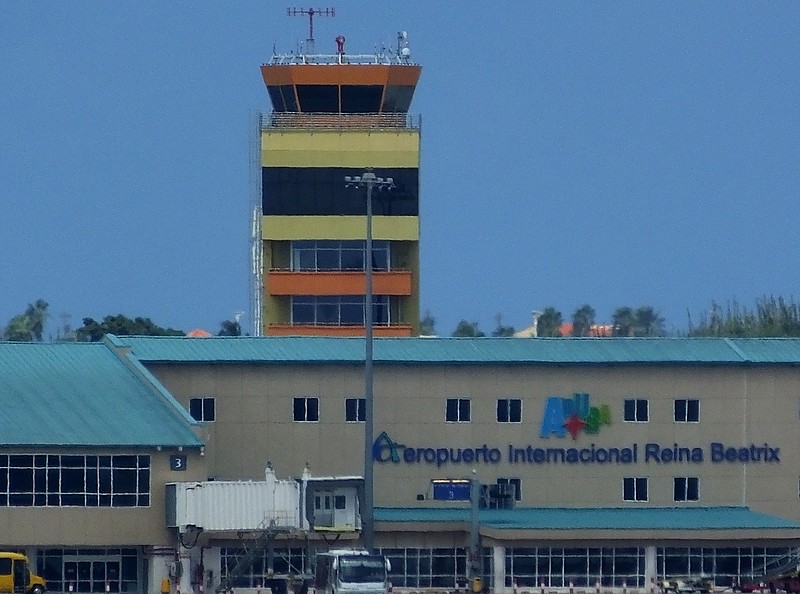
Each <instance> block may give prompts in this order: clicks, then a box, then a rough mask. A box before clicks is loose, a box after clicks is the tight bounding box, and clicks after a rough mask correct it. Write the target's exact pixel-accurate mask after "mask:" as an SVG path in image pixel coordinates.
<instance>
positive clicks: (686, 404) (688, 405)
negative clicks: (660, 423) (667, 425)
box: [672, 398, 700, 423]
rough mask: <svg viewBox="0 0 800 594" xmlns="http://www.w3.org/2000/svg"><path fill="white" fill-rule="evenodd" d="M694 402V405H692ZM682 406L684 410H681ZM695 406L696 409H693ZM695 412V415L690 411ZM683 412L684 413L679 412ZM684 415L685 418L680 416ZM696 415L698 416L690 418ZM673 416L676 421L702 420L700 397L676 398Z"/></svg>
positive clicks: (696, 421)
mask: <svg viewBox="0 0 800 594" xmlns="http://www.w3.org/2000/svg"><path fill="white" fill-rule="evenodd" d="M692 404H694V406H693V407H692ZM680 408H682V409H683V410H680ZM692 408H694V410H692ZM691 412H693V413H694V415H690V414H689V413H691ZM679 413H682V414H679ZM680 416H682V417H683V418H679V417H680ZM690 416H694V417H696V418H689V417H690ZM672 418H673V420H674V422H676V423H699V422H700V399H699V398H676V399H675V400H674V401H673V414H672Z"/></svg>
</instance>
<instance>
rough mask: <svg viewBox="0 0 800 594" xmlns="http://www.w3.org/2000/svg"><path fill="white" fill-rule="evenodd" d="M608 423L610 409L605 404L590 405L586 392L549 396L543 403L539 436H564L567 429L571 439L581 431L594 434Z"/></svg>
mask: <svg viewBox="0 0 800 594" xmlns="http://www.w3.org/2000/svg"><path fill="white" fill-rule="evenodd" d="M610 424H611V409H610V408H608V405H607V404H602V405H600V406H591V405H590V402H589V395H588V394H575V395H574V396H573V397H572V398H563V397H561V396H551V397H549V398H548V399H547V403H546V404H545V408H544V415H543V416H542V429H541V432H540V434H539V436H540V437H542V438H548V437H550V435H555V436H556V437H566V435H567V431H569V434H570V435H571V436H572V439H578V435H579V434H580V432H581V431H583V432H584V433H586V434H587V435H596V434H597V433H599V432H600V427H601V426H603V425H610Z"/></svg>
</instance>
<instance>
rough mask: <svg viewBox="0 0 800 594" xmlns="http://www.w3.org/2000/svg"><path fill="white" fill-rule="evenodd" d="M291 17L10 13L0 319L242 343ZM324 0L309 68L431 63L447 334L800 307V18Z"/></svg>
mask: <svg viewBox="0 0 800 594" xmlns="http://www.w3.org/2000/svg"><path fill="white" fill-rule="evenodd" d="M287 6H292V5H291V4H285V3H282V4H278V3H274V2H263V1H258V2H256V1H252V2H251V1H236V0H234V1H231V2H226V3H196V2H188V1H181V2H163V1H161V0H159V1H151V0H139V1H136V2H134V1H128V0H125V1H122V2H95V1H91V2H82V1H77V0H76V1H72V2H38V1H29V0H24V1H23V0H18V1H14V0H11V1H6V2H2V3H0V208H1V210H0V213H2V216H0V279H2V288H3V290H2V293H0V325H3V324H5V323H6V322H7V321H8V320H9V319H10V318H11V317H12V316H13V315H15V314H17V313H20V312H22V311H23V310H24V308H25V306H26V305H27V304H28V303H30V302H33V301H34V300H36V299H37V298H40V297H41V298H44V299H46V300H47V301H49V302H50V310H51V314H52V320H51V324H50V327H49V331H50V333H51V334H52V333H54V332H55V328H56V326H57V325H59V324H60V323H61V322H62V320H64V319H69V320H70V322H71V323H72V325H73V326H78V325H80V323H81V318H83V317H87V316H88V317H94V318H102V317H103V316H105V315H108V314H117V313H122V314H125V315H128V316H130V317H135V316H144V317H150V318H151V319H152V320H153V321H154V322H156V323H157V324H159V325H162V326H170V327H174V328H179V329H183V330H187V331H188V330H190V329H192V328H196V327H203V328H206V329H209V330H211V331H216V330H218V329H219V324H220V321H222V320H224V319H230V318H232V317H233V315H234V313H235V312H236V311H245V312H247V313H246V314H245V315H244V317H243V318H242V322H243V325H244V327H245V329H248V328H249V327H250V316H249V308H250V306H249V293H248V271H249V261H248V259H249V251H248V242H249V225H248V223H249V200H250V186H249V183H250V178H249V172H248V148H249V142H250V132H251V131H250V116H251V114H252V113H253V112H254V111H257V110H262V111H268V110H269V109H270V104H269V99H268V96H267V93H266V90H265V88H264V85H263V82H262V80H261V77H260V72H259V66H260V65H261V63H262V62H264V61H267V60H268V59H269V57H270V55H271V53H272V48H273V46H274V47H275V48H277V50H278V51H288V50H291V49H294V48H296V47H297V44H298V43H299V42H300V41H303V40H304V39H305V38H306V37H307V28H308V22H307V19H305V18H303V17H289V16H287V15H286V7H287ZM298 6H301V5H298ZM332 6H335V9H336V16H335V17H332V18H326V17H319V18H317V19H316V20H315V38H316V44H317V49H318V50H319V51H332V50H333V48H334V47H335V43H334V38H335V37H336V36H337V35H338V34H342V35H344V36H345V37H346V38H347V42H346V51H348V52H350V53H369V52H372V51H374V49H375V47H376V46H380V45H381V44H382V43H386V44H387V45H390V46H391V45H393V44H394V43H395V37H396V33H397V31H399V30H405V31H407V32H408V35H409V41H410V47H411V50H412V57H413V58H414V59H415V60H416V61H418V62H419V63H420V64H422V66H423V71H422V77H421V80H420V84H419V86H418V89H417V92H416V95H415V98H414V102H413V104H412V112H413V113H414V114H421V115H422V118H423V126H422V168H421V178H422V179H421V216H422V239H421V249H422V255H421V261H422V269H423V271H422V310H423V312H424V311H426V310H429V311H430V312H431V313H432V315H433V316H434V317H436V319H437V330H438V332H439V333H440V334H449V333H450V332H451V331H452V330H453V329H454V328H455V326H456V324H457V323H458V321H459V320H460V319H462V318H465V319H467V320H470V321H476V322H478V323H479V326H480V327H481V329H483V330H484V331H486V332H487V333H488V332H489V331H491V329H492V328H493V327H494V326H495V325H496V321H495V316H496V315H497V314H502V322H503V324H506V325H513V326H515V327H517V328H518V329H519V328H522V327H524V326H526V325H528V323H529V321H530V317H531V311H532V310H537V309H538V310H540V309H543V308H545V307H548V306H554V307H556V308H558V309H560V310H561V311H562V312H563V313H564V316H565V318H569V316H570V314H571V312H572V311H573V310H574V309H575V308H577V307H578V306H580V305H582V304H584V303H588V304H590V305H592V306H593V307H594V308H595V309H596V310H597V319H598V321H600V322H602V321H607V320H609V319H610V317H611V314H612V313H613V311H614V309H615V308H617V307H619V306H621V305H629V306H632V307H638V306H640V305H652V306H653V307H654V308H655V309H656V310H657V311H659V312H660V313H661V314H662V315H663V316H664V317H665V318H666V321H667V328H668V329H670V330H681V329H684V328H685V327H686V325H687V311H689V312H691V313H692V315H693V316H694V317H695V318H697V317H698V316H700V315H702V313H703V312H704V311H705V310H707V309H708V308H709V307H710V305H711V303H712V301H714V300H716V301H718V302H723V303H724V302H726V301H728V300H731V299H736V300H738V301H739V303H741V304H744V305H747V306H751V305H752V304H754V303H755V300H756V299H757V298H758V297H760V296H762V295H765V294H774V295H783V296H786V297H795V298H797V297H800V291H798V280H797V264H798V262H800V241H798V240H797V234H798V229H799V228H800V158H798V157H799V156H800V113H799V112H800V77H798V74H797V73H798V72H800V4H798V3H796V2H779V1H777V2H727V3H716V2H672V3H652V2H564V1H558V2H546V3H539V2H528V1H509V2H503V3H494V2H491V3H490V2H481V3H477V2H469V3H467V2H463V3H462V2H458V3H457V2H431V1H430V0H408V1H406V2H401V3H387V2H375V1H363V2H359V1H352V0H340V1H338V2H336V3H335V4H333V5H332ZM65 315H68V316H71V318H65V317H64V316H65Z"/></svg>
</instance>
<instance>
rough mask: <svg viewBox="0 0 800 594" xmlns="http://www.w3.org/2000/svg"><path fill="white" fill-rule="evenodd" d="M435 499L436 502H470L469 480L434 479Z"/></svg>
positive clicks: (432, 483)
mask: <svg viewBox="0 0 800 594" xmlns="http://www.w3.org/2000/svg"><path fill="white" fill-rule="evenodd" d="M431 485H432V486H433V498H434V500H436V501H469V500H470V497H469V485H470V481H469V480H468V479H432V480H431Z"/></svg>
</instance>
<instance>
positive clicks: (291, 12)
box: [286, 8, 336, 55]
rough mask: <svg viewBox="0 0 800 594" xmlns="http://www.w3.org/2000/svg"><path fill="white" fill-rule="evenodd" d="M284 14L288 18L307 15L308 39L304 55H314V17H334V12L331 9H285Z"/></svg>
mask: <svg viewBox="0 0 800 594" xmlns="http://www.w3.org/2000/svg"><path fill="white" fill-rule="evenodd" d="M286 14H287V15H288V16H297V15H298V14H302V15H306V14H307V15H308V39H306V54H307V55H312V54H314V15H315V14H316V15H321V16H336V10H335V9H333V8H287V9H286Z"/></svg>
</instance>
